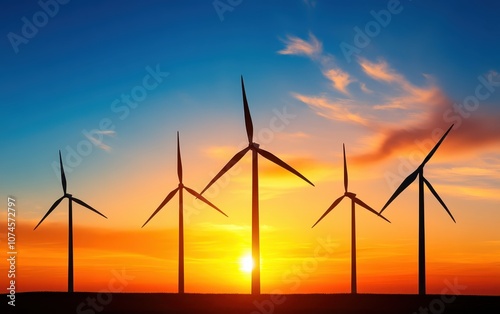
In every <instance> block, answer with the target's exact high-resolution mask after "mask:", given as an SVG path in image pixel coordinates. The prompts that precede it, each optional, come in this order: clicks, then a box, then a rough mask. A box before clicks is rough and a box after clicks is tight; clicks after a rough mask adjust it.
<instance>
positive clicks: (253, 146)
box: [250, 142, 260, 149]
mask: <svg viewBox="0 0 500 314" xmlns="http://www.w3.org/2000/svg"><path fill="white" fill-rule="evenodd" d="M259 147H260V144H259V143H255V142H253V143H251V144H250V148H257V149H258V148H259Z"/></svg>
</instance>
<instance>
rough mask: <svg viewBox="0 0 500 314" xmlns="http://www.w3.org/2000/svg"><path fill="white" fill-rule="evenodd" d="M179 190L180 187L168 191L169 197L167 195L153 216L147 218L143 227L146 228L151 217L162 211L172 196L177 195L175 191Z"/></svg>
mask: <svg viewBox="0 0 500 314" xmlns="http://www.w3.org/2000/svg"><path fill="white" fill-rule="evenodd" d="M177 191H179V188H175V190H173V191H172V192H170V193H168V195H167V197H165V199H164V200H163V202H161V204H160V206H158V208H157V209H156V210H155V211H154V213H153V214H152V215H151V217H149V219H148V220H146V222H145V223H144V224H143V225H142V227H141V228H144V226H145V225H146V224H147V223H148V222H149V221H150V220H151V218H153V217H154V216H155V215H156V214H157V213H158V212H159V211H160V209H162V208H163V206H165V205H166V204H167V203H168V202H169V201H170V200H171V199H172V197H174V195H175V193H177Z"/></svg>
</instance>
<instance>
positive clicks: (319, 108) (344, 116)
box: [292, 93, 368, 126]
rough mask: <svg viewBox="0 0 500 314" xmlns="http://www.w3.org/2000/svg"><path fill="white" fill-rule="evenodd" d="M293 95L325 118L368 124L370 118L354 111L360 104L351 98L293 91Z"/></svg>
mask: <svg viewBox="0 0 500 314" xmlns="http://www.w3.org/2000/svg"><path fill="white" fill-rule="evenodd" d="M292 95H293V97H295V98H296V99H297V100H300V101H301V102H303V103H304V104H306V105H308V106H309V107H310V108H311V109H313V110H314V111H315V112H316V113H317V114H318V115H320V116H322V117H324V118H327V119H330V120H336V121H344V122H351V123H357V124H362V125H365V126H366V125H368V120H367V119H366V118H365V117H363V116H362V115H361V114H359V113H355V112H353V110H356V109H358V108H359V106H358V105H357V104H356V103H355V102H353V101H351V100H349V99H335V100H332V99H329V98H327V97H326V96H306V95H302V94H298V93H293V94H292Z"/></svg>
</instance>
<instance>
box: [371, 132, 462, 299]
mask: <svg viewBox="0 0 500 314" xmlns="http://www.w3.org/2000/svg"><path fill="white" fill-rule="evenodd" d="M452 128H453V124H452V125H451V126H450V128H449V129H448V131H446V133H444V135H443V137H441V139H440V140H439V142H437V144H436V146H434V148H433V149H432V150H431V151H430V153H429V154H428V155H427V157H425V159H424V161H423V162H422V164H420V166H418V168H417V169H416V170H415V171H414V172H412V173H411V174H410V175H409V176H408V177H406V179H404V181H403V182H402V183H401V185H400V186H399V187H398V188H397V189H396V191H395V192H394V194H393V195H392V196H391V198H390V199H389V200H388V201H387V203H386V204H385V205H384V207H383V208H382V210H381V211H380V214H382V212H383V211H384V210H385V209H386V208H387V206H389V204H390V203H391V202H392V201H393V200H394V199H395V198H396V197H398V195H399V194H401V192H403V191H404V190H405V189H406V188H407V187H408V186H409V185H410V184H412V183H413V181H415V179H416V178H417V176H418V177H419V180H418V209H419V211H418V213H419V215H418V293H419V294H420V295H425V293H426V292H425V289H426V285H425V216H424V183H425V185H427V187H428V188H429V190H430V191H431V193H432V194H433V195H434V197H436V199H437V200H438V201H439V203H441V205H442V206H443V207H444V209H445V210H446V212H447V213H448V215H450V217H451V219H452V220H453V222H456V221H455V218H453V215H452V214H451V212H450V211H449V210H448V207H446V205H445V203H444V202H443V200H442V199H441V197H439V195H438V194H437V192H436V190H435V189H434V188H433V187H432V185H431V183H430V182H429V181H427V179H426V178H424V166H425V164H426V163H427V162H428V161H429V160H430V159H431V158H432V156H433V155H434V153H435V152H436V150H437V149H438V148H439V145H441V143H442V142H443V140H444V138H445V137H446V136H447V135H448V133H449V132H450V131H451V129H452Z"/></svg>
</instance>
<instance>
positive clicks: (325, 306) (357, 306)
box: [1, 292, 500, 314]
mask: <svg viewBox="0 0 500 314" xmlns="http://www.w3.org/2000/svg"><path fill="white" fill-rule="evenodd" d="M8 301H9V298H8V297H7V296H6V295H4V297H3V301H2V303H3V304H2V306H1V307H2V308H4V309H5V308H7V312H6V311H5V310H2V311H1V313H50V314H52V313H68V314H69V313H81V314H92V313H218V314H219V313H220V314H222V313H249V314H258V313H263V314H272V313H278V314H279V313H329V314H330V313H360V314H361V313H363V314H372V313H384V314H387V313H397V314H405V313H408V314H413V313H419V314H420V313H432V314H434V313H481V314H483V313H485V314H487V313H495V314H499V313H500V296H498V297H497V296H495V297H492V296H456V297H455V296H442V295H428V296H425V297H420V296H417V295H390V294H382V295H378V294H360V295H355V296H353V295H349V294H295V295H293V294H292V295H281V296H271V295H268V294H264V295H261V296H259V297H254V296H252V295H243V294H185V295H177V294H170V293H114V294H106V293H103V294H99V293H95V292H76V293H73V294H68V293H64V292H26V293H18V294H16V301H15V304H16V306H15V307H12V306H8V305H7V302H8ZM13 310H14V311H13Z"/></svg>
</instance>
